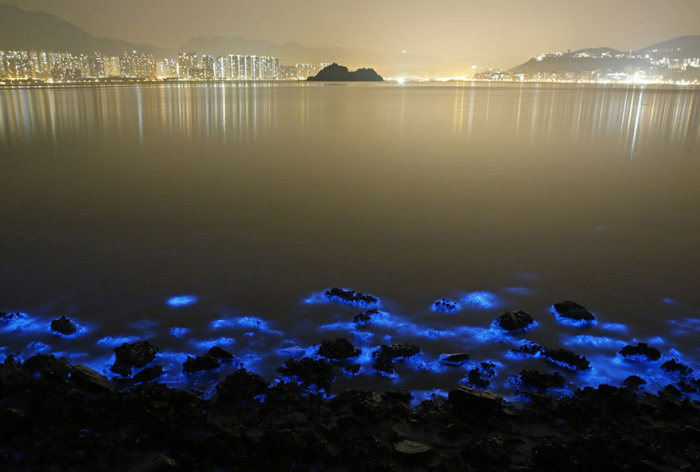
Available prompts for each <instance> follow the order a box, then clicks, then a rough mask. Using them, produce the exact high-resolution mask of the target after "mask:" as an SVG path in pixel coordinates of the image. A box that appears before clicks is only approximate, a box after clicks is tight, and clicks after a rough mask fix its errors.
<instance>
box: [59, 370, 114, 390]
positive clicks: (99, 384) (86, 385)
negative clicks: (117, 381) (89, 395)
mask: <svg viewBox="0 0 700 472" xmlns="http://www.w3.org/2000/svg"><path fill="white" fill-rule="evenodd" d="M70 380H71V382H73V383H74V384H76V385H77V386H79V387H81V388H83V389H85V390H88V391H91V392H95V393H111V392H115V391H116V390H117V387H116V386H115V385H114V384H113V383H112V382H110V381H109V380H108V379H107V378H106V377H105V376H103V375H100V374H98V373H97V372H96V371H94V370H93V369H91V368H89V367H88V366H85V365H80V364H78V365H76V366H73V369H72V370H71V376H70Z"/></svg>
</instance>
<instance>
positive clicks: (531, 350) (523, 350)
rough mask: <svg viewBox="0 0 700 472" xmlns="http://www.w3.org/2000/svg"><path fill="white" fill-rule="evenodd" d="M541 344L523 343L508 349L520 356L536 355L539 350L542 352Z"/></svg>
mask: <svg viewBox="0 0 700 472" xmlns="http://www.w3.org/2000/svg"><path fill="white" fill-rule="evenodd" d="M542 349H543V348H542V346H540V345H539V344H537V343H530V342H528V343H525V344H523V345H521V346H518V347H514V348H513V349H511V350H510V352H512V353H513V354H518V355H521V356H528V357H529V356H536V355H537V354H539V353H540V352H542Z"/></svg>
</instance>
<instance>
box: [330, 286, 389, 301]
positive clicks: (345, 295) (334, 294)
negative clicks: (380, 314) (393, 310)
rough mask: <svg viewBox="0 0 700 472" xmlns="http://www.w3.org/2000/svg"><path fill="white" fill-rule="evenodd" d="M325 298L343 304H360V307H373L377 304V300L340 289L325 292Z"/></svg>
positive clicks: (334, 288)
mask: <svg viewBox="0 0 700 472" xmlns="http://www.w3.org/2000/svg"><path fill="white" fill-rule="evenodd" d="M326 298H328V300H330V301H341V302H343V303H350V304H360V305H375V304H377V303H379V299H378V298H376V297H374V296H372V295H367V294H364V293H360V292H355V291H354V290H344V289H342V288H338V287H333V288H332V289H330V290H326Z"/></svg>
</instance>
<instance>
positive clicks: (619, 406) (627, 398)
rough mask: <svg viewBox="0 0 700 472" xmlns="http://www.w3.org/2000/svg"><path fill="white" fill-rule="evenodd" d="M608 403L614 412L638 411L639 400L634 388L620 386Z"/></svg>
mask: <svg viewBox="0 0 700 472" xmlns="http://www.w3.org/2000/svg"><path fill="white" fill-rule="evenodd" d="M608 405H609V408H610V410H611V411H612V412H613V413H620V412H623V411H627V412H634V411H637V408H638V405H639V402H638V400H637V395H636V394H635V393H634V391H633V390H632V389H629V388H618V389H615V391H613V393H612V394H611V395H610V399H609V403H608Z"/></svg>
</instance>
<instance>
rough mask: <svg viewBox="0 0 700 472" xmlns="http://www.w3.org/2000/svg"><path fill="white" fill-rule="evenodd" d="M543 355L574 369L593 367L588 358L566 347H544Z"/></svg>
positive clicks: (558, 363)
mask: <svg viewBox="0 0 700 472" xmlns="http://www.w3.org/2000/svg"><path fill="white" fill-rule="evenodd" d="M542 356H543V357H544V358H545V359H547V360H549V361H551V362H554V363H555V364H557V365H560V366H562V367H566V368H568V369H572V370H587V369H590V368H591V365H590V362H588V359H586V358H585V357H584V356H579V355H577V354H575V353H573V352H571V351H567V350H566V349H549V348H547V349H543V350H542Z"/></svg>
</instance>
